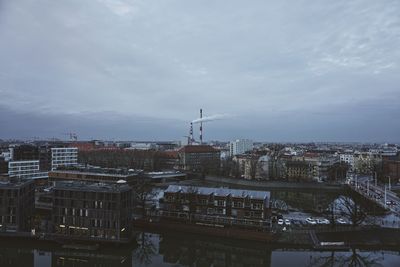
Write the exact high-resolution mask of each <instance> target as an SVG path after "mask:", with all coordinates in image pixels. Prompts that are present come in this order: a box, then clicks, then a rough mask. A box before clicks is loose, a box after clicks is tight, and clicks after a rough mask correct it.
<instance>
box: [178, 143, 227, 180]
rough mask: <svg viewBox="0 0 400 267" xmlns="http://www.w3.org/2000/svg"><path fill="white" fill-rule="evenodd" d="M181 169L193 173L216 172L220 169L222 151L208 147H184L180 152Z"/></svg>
mask: <svg viewBox="0 0 400 267" xmlns="http://www.w3.org/2000/svg"><path fill="white" fill-rule="evenodd" d="M178 158H179V167H180V168H181V169H183V170H186V171H193V172H202V173H208V172H215V171H218V170H219V168H220V151H219V150H217V149H215V148H213V147H212V146H208V145H198V146H197V145H191V146H184V147H182V148H181V149H180V150H179V151H178Z"/></svg>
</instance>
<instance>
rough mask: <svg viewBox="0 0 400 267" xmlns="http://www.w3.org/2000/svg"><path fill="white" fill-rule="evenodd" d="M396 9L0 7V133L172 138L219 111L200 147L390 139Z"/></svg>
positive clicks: (143, 4) (305, 5)
mask: <svg viewBox="0 0 400 267" xmlns="http://www.w3.org/2000/svg"><path fill="white" fill-rule="evenodd" d="M38 3H39V4H38ZM399 13H400V3H398V2H397V1H381V2H369V1H362V0H360V1H352V2H348V1H335V2H331V1H322V2H318V3H316V2H314V3H311V4H310V2H309V1H296V3H293V2H289V1H271V2H268V3H265V1H255V2H252V3H251V4H249V3H243V2H240V1H232V2H231V3H230V5H227V4H226V2H223V1H210V2H202V3H201V4H200V3H198V4H196V3H186V2H182V1H165V2H163V3H159V2H157V3H155V2H151V1H122V0H121V1H116V0H115V1H105V0H104V1H90V2H86V3H82V1H69V2H54V1H48V0H43V1H40V2H37V1H7V2H2V3H1V4H0V40H3V41H2V42H0V57H1V58H2V59H3V60H2V61H1V62H0V113H1V116H0V125H1V126H2V127H1V129H0V139H8V138H23V139H29V138H32V137H35V136H39V137H46V138H51V137H56V138H60V139H62V138H63V137H64V138H65V136H63V134H64V133H66V132H70V131H72V132H76V133H77V134H78V136H79V138H80V139H91V138H93V139H117V140H118V139H120V140H140V139H141V140H179V139H181V138H182V137H183V136H185V135H188V132H189V123H190V121H192V120H193V119H196V118H197V117H198V110H199V109H200V108H203V111H204V114H205V115H206V116H209V115H213V114H221V113H223V114H227V116H226V118H225V119H222V120H219V121H216V122H209V123H206V124H205V125H204V126H203V127H204V139H205V140H206V141H207V140H215V139H219V140H232V139H237V138H250V139H253V140H255V141H282V142H284V141H288V142H291V141H292V142H293V141H296V142H311V141H333V142H335V141H343V142H353V141H360V142H399V141H400V140H399V139H400V138H399V136H400V124H398V123H397V120H398V118H399V116H400V105H399V100H400V90H399V88H398V84H399V82H400V75H398V74H399V62H400V52H399V50H398V49H397V47H399V46H400V35H399V33H400V18H399V16H398V14H399ZM71 14H72V15H71ZM4 40H5V41H4ZM195 127H196V128H195V132H196V134H198V129H197V128H198V125H196V126H195Z"/></svg>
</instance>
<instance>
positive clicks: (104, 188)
mask: <svg viewBox="0 0 400 267" xmlns="http://www.w3.org/2000/svg"><path fill="white" fill-rule="evenodd" d="M57 189H58V190H60V189H61V190H72V191H85V192H87V191H90V192H123V191H128V190H130V189H131V187H130V186H129V185H127V184H105V183H85V182H78V181H60V182H56V183H55V186H54V190H57Z"/></svg>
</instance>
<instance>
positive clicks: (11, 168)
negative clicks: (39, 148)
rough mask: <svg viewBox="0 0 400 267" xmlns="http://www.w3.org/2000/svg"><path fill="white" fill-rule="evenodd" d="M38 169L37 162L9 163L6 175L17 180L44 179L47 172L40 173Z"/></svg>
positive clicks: (20, 161) (21, 161)
mask: <svg viewBox="0 0 400 267" xmlns="http://www.w3.org/2000/svg"><path fill="white" fill-rule="evenodd" d="M39 168H40V167H39V160H18V161H9V162H8V175H9V176H10V177H15V178H18V179H41V178H44V179H46V178H47V177H48V174H47V172H41V171H40V169H39Z"/></svg>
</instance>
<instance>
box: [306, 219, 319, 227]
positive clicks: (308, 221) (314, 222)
mask: <svg viewBox="0 0 400 267" xmlns="http://www.w3.org/2000/svg"><path fill="white" fill-rule="evenodd" d="M306 222H307V223H309V224H312V225H315V224H317V220H315V219H313V218H311V217H309V218H307V219H306Z"/></svg>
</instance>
